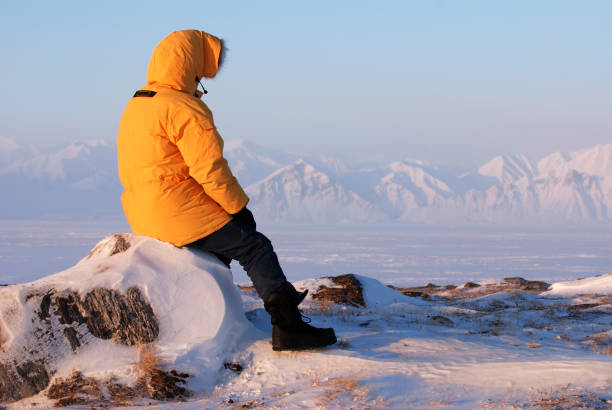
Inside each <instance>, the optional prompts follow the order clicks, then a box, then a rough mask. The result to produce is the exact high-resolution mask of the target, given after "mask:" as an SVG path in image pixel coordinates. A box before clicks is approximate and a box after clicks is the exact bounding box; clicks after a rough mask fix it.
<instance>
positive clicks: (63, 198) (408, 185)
mask: <svg viewBox="0 0 612 410" xmlns="http://www.w3.org/2000/svg"><path fill="white" fill-rule="evenodd" d="M224 153H225V156H226V158H227V159H228V161H229V163H230V166H231V168H232V170H233V172H234V174H235V175H236V176H237V177H238V180H239V181H240V182H241V183H242V185H243V186H244V187H245V189H246V191H247V193H248V194H249V196H250V198H251V202H250V205H249V207H250V208H251V209H252V210H253V212H254V214H255V215H256V217H257V219H258V220H260V221H265V222H267V223H275V224H280V223H292V224H300V223H305V224H311V223H317V224H329V223H385V222H388V223H395V222H408V223H427V224H445V225H448V224H451V225H469V224H490V223H493V224H498V225H516V224H528V225H532V224H537V225H542V224H565V223H570V224H584V223H587V224H601V223H610V222H612V144H601V145H596V146H594V147H590V148H584V149H581V150H579V151H576V152H569V153H561V152H555V153H553V154H550V155H548V156H546V157H544V158H541V159H539V160H537V161H534V160H531V159H529V158H527V157H526V156H525V155H500V156H497V157H495V158H493V159H491V160H490V161H488V162H486V163H485V164H483V165H482V166H480V167H478V168H477V169H474V170H473V171H471V172H468V173H460V172H459V171H456V170H452V169H443V168H440V167H437V166H435V165H431V164H428V163H426V162H423V161H419V160H403V161H396V162H392V163H390V164H388V165H386V166H373V167H372V166H371V167H368V168H362V167H351V166H349V165H347V164H345V163H343V162H342V161H340V160H338V159H335V158H331V157H328V156H325V155H321V156H320V157H317V158H309V157H308V158H307V157H300V156H297V155H292V154H288V153H285V152H280V151H277V150H273V149H269V148H266V147H262V146H260V145H257V144H253V143H251V142H249V141H243V140H237V141H228V142H227V143H226V146H225V150H224ZM116 169H117V159H116V148H115V146H114V145H113V144H110V143H108V142H106V141H87V142H79V143H73V144H70V145H68V146H65V147H60V148H58V149H55V150H50V151H44V152H43V151H41V150H38V149H36V148H32V147H26V146H21V145H20V144H18V143H16V142H15V141H13V140H11V139H9V138H6V137H2V138H0V187H2V192H4V193H5V198H4V200H3V201H2V203H1V204H0V213H1V214H2V215H3V217H4V218H26V217H44V216H64V217H72V216H86V217H87V216H91V215H120V214H121V205H120V201H119V197H120V194H121V186H120V184H119V181H118V178H117V171H116Z"/></svg>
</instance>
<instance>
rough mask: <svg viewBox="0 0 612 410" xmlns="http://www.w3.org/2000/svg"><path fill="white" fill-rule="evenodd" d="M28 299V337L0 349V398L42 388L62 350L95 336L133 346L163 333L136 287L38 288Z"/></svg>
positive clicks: (17, 397) (11, 398) (75, 347)
mask: <svg viewBox="0 0 612 410" xmlns="http://www.w3.org/2000/svg"><path fill="white" fill-rule="evenodd" d="M25 300H26V304H27V306H29V307H31V308H32V311H33V312H34V313H35V315H34V316H32V318H31V322H32V324H31V326H30V329H31V330H30V332H29V334H26V335H23V336H22V337H23V339H24V340H23V341H22V342H21V343H11V344H10V345H9V346H7V348H6V349H3V350H2V351H1V352H0V402H12V401H17V400H20V399H23V398H25V397H29V396H31V395H34V394H37V393H38V392H40V391H41V390H44V389H45V388H46V387H47V385H48V384H49V381H50V379H51V376H52V375H53V374H54V373H55V369H54V367H53V363H54V362H57V360H58V358H59V357H58V355H60V356H61V355H63V356H65V355H69V354H71V353H76V352H78V350H79V349H80V348H81V346H83V345H86V344H88V343H90V342H91V341H92V340H93V338H100V339H111V340H113V341H114V342H116V343H119V344H123V345H127V346H132V345H135V344H146V343H150V342H153V341H154V340H155V339H156V338H157V337H158V335H159V325H158V321H157V318H156V317H155V314H154V313H153V309H152V307H151V305H150V304H149V302H148V301H146V300H145V298H144V297H143V296H142V293H141V291H140V290H139V289H138V288H136V287H132V288H129V289H128V291H127V294H125V293H123V292H121V291H118V290H114V289H105V288H97V289H93V290H91V291H89V292H88V293H87V294H85V295H84V296H82V297H81V296H79V294H78V293H77V292H75V291H72V290H69V289H67V290H61V291H56V290H55V289H47V290H43V289H36V290H32V291H31V292H30V293H29V294H27V295H26V296H25Z"/></svg>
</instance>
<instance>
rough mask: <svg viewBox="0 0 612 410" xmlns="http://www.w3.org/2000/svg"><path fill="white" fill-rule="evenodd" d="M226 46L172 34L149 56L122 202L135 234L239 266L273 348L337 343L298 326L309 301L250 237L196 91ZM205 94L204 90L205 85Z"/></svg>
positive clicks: (189, 33)
mask: <svg viewBox="0 0 612 410" xmlns="http://www.w3.org/2000/svg"><path fill="white" fill-rule="evenodd" d="M223 55H224V46H223V41H222V40H221V39H219V38H217V37H215V36H212V35H210V34H208V33H205V32H203V31H199V30H183V31H175V32H174V33H171V34H170V35H168V36H167V37H166V38H164V39H163V40H162V41H161V42H160V43H159V44H158V45H157V47H156V48H155V50H154V51H153V55H152V57H151V61H150V63H149V68H148V72H147V84H146V86H145V88H143V89H141V90H139V91H137V92H136V93H135V94H134V96H133V98H131V99H130V101H129V102H128V104H127V106H126V108H125V111H124V113H123V116H122V117H121V121H120V123H119V132H118V137H117V145H118V154H119V178H120V180H121V184H122V185H123V188H124V191H123V194H122V196H121V202H122V205H123V210H124V212H125V215H126V218H127V220H128V222H129V224H130V226H131V228H132V230H133V231H134V233H136V234H141V235H147V236H151V237H153V238H157V239H159V240H162V241H166V242H170V243H172V244H174V245H175V246H189V247H192V248H197V249H201V250H204V251H208V252H211V253H213V254H214V255H216V256H217V257H218V258H219V259H220V260H221V261H222V262H223V263H225V264H226V265H227V266H228V267H229V264H230V261H231V260H237V261H238V262H239V263H240V265H242V267H243V268H244V269H245V270H246V272H247V274H248V275H249V277H250V278H251V280H252V281H253V284H254V286H255V289H256V291H257V293H258V295H259V296H260V297H261V298H262V299H263V301H264V306H265V309H266V311H267V312H268V313H269V314H270V316H271V322H272V324H273V325H274V326H273V331H272V346H273V348H274V350H300V349H310V348H317V347H323V346H327V345H330V344H333V343H335V342H336V336H335V333H334V331H333V329H330V328H328V329H321V328H316V327H313V326H311V325H309V324H307V323H305V322H304V320H303V319H302V316H301V314H300V311H299V310H298V305H299V304H300V303H301V302H302V300H303V299H304V297H305V296H306V292H303V293H299V292H297V291H296V290H295V288H294V287H293V285H291V283H289V282H288V281H287V279H286V277H285V275H284V273H283V271H282V269H281V267H280V264H279V262H278V258H277V256H276V253H275V252H274V249H273V247H272V244H271V242H270V240H268V238H267V237H266V236H264V235H263V234H262V233H260V232H258V231H257V230H256V228H257V226H256V223H255V219H254V217H253V214H252V213H251V212H250V211H249V209H247V207H246V205H247V202H248V201H249V198H248V196H247V195H246V193H245V192H244V190H243V189H242V187H241V186H240V184H239V183H238V181H237V179H236V178H235V177H234V176H233V174H232V172H231V171H230V168H229V166H228V163H227V161H226V159H225V158H224V157H223V139H222V138H221V136H220V135H219V133H218V131H217V128H216V127H215V124H214V122H213V116H212V113H211V111H210V109H209V108H208V107H207V106H206V104H204V102H202V101H201V99H200V98H201V97H202V95H203V94H205V93H206V92H207V91H206V90H204V91H203V92H201V91H199V90H197V86H198V83H200V81H201V79H202V78H212V77H214V76H215V75H216V74H217V71H218V70H219V67H220V66H221V64H222V62H223ZM202 88H204V87H203V86H202Z"/></svg>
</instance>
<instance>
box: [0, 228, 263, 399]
mask: <svg viewBox="0 0 612 410" xmlns="http://www.w3.org/2000/svg"><path fill="white" fill-rule="evenodd" d="M126 237H128V238H129V241H130V243H131V246H130V248H129V249H128V250H127V251H125V252H123V253H118V254H116V255H113V256H111V257H109V256H108V255H109V252H108V248H106V249H105V246H107V245H108V244H109V243H110V242H111V238H107V239H105V240H104V241H102V242H101V243H100V244H99V245H98V247H97V248H98V249H97V252H98V254H97V255H93V256H92V257H89V258H88V257H85V258H83V259H82V260H81V261H79V262H78V263H77V264H76V265H75V266H73V267H72V268H69V269H67V270H65V271H62V272H59V273H56V274H53V275H50V276H47V277H44V278H42V279H39V280H38V281H35V282H29V283H25V284H22V285H15V286H11V287H8V288H0V298H2V300H3V301H7V300H11V301H12V302H13V304H15V303H16V304H17V307H13V304H7V303H3V304H2V307H3V312H2V315H1V322H0V323H1V324H2V328H3V329H4V330H5V331H8V332H7V333H8V334H9V335H11V339H13V343H17V341H19V340H20V338H23V337H26V334H25V330H26V328H27V325H28V323H29V317H30V316H31V315H32V314H33V312H25V309H27V308H26V306H25V304H24V298H25V296H24V295H25V294H26V293H27V292H28V290H29V289H32V288H34V287H35V288H43V289H51V288H55V289H65V288H68V289H72V290H75V291H78V292H80V294H81V295H84V294H85V293H86V292H87V291H88V290H91V289H94V288H99V287H104V288H109V289H117V290H121V291H123V292H124V293H125V292H127V289H128V288H130V287H133V286H136V287H138V288H139V289H140V290H141V291H142V293H143V295H144V296H145V297H146V299H147V300H149V301H150V303H151V305H152V306H153V307H154V311H155V313H156V316H157V318H158V320H159V325H160V335H159V338H158V340H157V341H156V343H155V346H156V348H157V351H158V354H159V356H160V357H161V358H162V359H163V361H164V362H165V363H167V364H168V365H169V366H176V367H179V368H181V369H182V370H183V371H188V372H189V373H190V374H191V375H193V378H192V379H191V384H192V385H193V388H196V389H200V390H202V391H205V390H206V388H207V387H210V386H212V385H214V382H215V378H216V374H217V370H218V368H219V367H222V364H223V359H224V358H225V356H227V355H231V354H232V353H233V352H234V349H235V348H237V346H238V343H239V342H241V341H244V340H245V339H248V336H247V335H248V333H249V332H251V333H253V328H252V326H251V325H250V324H249V323H248V322H247V320H246V318H245V316H244V311H243V308H242V303H241V299H240V295H239V294H238V292H237V289H236V287H235V285H234V284H233V279H232V276H231V272H230V271H229V270H228V269H227V268H225V267H224V266H223V265H222V264H220V263H219V261H218V260H217V259H216V258H215V257H213V256H212V255H210V254H207V253H203V252H199V251H190V250H187V249H178V248H176V247H174V246H172V245H171V244H168V243H163V242H160V241H157V240H154V239H151V238H146V237H139V236H135V235H126ZM99 255H104V256H99ZM7 310H9V311H15V310H21V311H22V312H23V313H22V314H21V315H16V314H15V313H10V312H7ZM15 317H19V318H21V320H20V321H17V322H16V321H15ZM3 333H5V332H3ZM136 358H137V348H135V347H132V348H128V347H125V346H119V345H115V344H114V343H113V342H111V341H108V340H98V339H96V340H95V341H94V342H93V343H91V344H89V345H87V347H86V348H84V349H83V350H82V351H80V352H79V354H78V355H77V356H76V357H74V358H73V359H71V360H69V361H68V362H60V363H59V364H58V365H57V370H58V372H57V374H56V377H67V376H69V375H70V373H71V371H72V369H74V368H78V369H81V370H82V371H83V373H84V374H85V375H87V376H103V375H106V374H108V373H109V372H110V371H111V370H116V371H117V373H118V374H117V375H118V376H120V377H122V378H126V377H128V376H129V375H130V373H131V369H132V368H133V365H134V363H135V362H136Z"/></svg>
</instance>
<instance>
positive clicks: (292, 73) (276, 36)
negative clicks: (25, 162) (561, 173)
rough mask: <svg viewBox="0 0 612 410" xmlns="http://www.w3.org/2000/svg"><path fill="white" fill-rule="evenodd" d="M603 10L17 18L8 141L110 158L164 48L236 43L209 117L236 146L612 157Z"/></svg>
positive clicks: (176, 12) (609, 32)
mask: <svg viewBox="0 0 612 410" xmlns="http://www.w3.org/2000/svg"><path fill="white" fill-rule="evenodd" d="M611 21H612V2H608V1H588V2H580V1H567V0H546V1H544V0H543V1H537V2H533V1H526V0H521V1H509V0H508V1H484V0H482V1H469V0H468V1H444V0H437V1H436V0H432V1H354V0H353V1H335V2H324V1H309V2H286V1H262V2H251V1H227V2H218V1H217V2H210V1H177V2H168V1H164V2H162V1H146V2H144V1H106V2H96V3H95V4H94V3H92V2H77V1H58V2H44V1H11V2H3V3H2V5H0V37H1V38H0V44H1V50H0V51H1V54H2V64H0V75H1V78H2V82H1V86H0V87H1V89H0V91H1V96H2V97H1V99H0V135H3V136H7V137H10V138H12V139H14V140H16V141H18V142H20V143H33V144H36V145H40V146H43V147H49V146H53V145H60V144H64V143H67V142H72V141H74V140H84V139H97V138H104V139H108V140H114V139H115V136H116V130H117V124H118V121H119V118H120V116H121V113H122V111H123V108H124V106H125V103H126V102H127V100H128V99H129V98H130V96H131V95H132V94H133V92H134V91H135V90H136V89H138V88H140V87H142V86H143V85H144V84H145V81H146V68H147V65H148V61H149V58H150V56H151V52H152V51H153V49H154V47H155V45H156V44H157V43H158V42H159V41H160V40H161V39H162V38H163V37H164V36H165V35H167V34H168V33H170V32H172V31H174V30H179V29H186V28H197V29H203V30H205V31H208V32H210V33H212V34H215V35H218V36H220V37H223V38H225V39H226V40H227V44H228V46H229V49H230V50H229V53H228V58H227V62H226V65H225V66H224V68H223V70H222V72H221V73H220V74H219V75H218V77H217V78H216V79H214V80H211V81H208V82H207V89H208V90H209V94H208V95H207V96H206V97H205V101H206V102H207V104H208V105H209V106H210V108H211V109H212V111H213V113H214V114H215V121H216V124H217V127H218V128H219V130H220V132H221V134H222V135H223V137H224V138H225V139H226V140H232V139H238V138H244V139H248V140H251V141H254V142H257V143H260V144H262V145H265V146H269V147H276V148H278V149H281V150H284V151H292V152H294V153H299V152H305V153H309V154H313V153H324V154H328V155H339V154H341V155H344V156H347V157H350V158H358V159H369V158H386V159H389V160H397V159H402V158H407V157H408V158H418V159H425V160H428V161H434V162H450V163H464V164H477V163H481V162H483V161H486V160H488V159H490V158H491V157H492V156H495V155H497V154H513V153H525V154H527V155H529V156H531V157H539V156H542V155H545V154H548V153H550V152H553V151H558V150H563V151H571V150H575V149H577V148H581V147H589V146H592V145H595V144H598V143H610V142H612V115H611V112H612V82H611V78H612V50H611V49H610V44H611V43H612V41H611V40H612V24H610V22H611Z"/></svg>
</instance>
